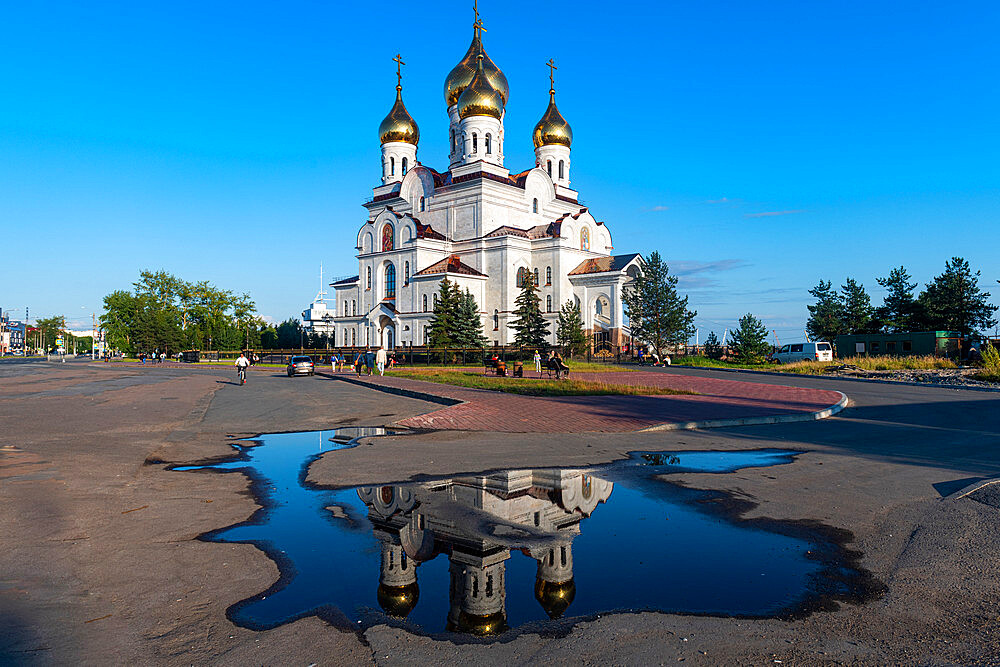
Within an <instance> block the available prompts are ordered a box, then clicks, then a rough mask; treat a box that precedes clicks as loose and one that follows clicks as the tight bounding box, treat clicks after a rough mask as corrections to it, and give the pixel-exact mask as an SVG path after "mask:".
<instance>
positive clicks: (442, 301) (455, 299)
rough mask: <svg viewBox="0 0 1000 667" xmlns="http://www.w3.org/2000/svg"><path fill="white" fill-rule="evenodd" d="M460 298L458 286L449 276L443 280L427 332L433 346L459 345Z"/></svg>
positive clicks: (429, 341) (429, 342) (428, 339)
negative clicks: (456, 327) (457, 330)
mask: <svg viewBox="0 0 1000 667" xmlns="http://www.w3.org/2000/svg"><path fill="white" fill-rule="evenodd" d="M460 299H461V292H459V291H458V286H457V285H455V283H453V282H451V281H450V280H448V279H447V278H445V279H444V280H442V281H441V288H440V291H439V292H438V298H437V300H436V301H435V302H434V314H433V315H431V321H430V326H429V328H428V332H427V342H428V344H429V345H430V346H431V347H458V341H457V340H456V336H455V334H456V329H455V324H456V321H457V320H458V308H459V301H460Z"/></svg>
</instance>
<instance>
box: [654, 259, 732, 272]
mask: <svg viewBox="0 0 1000 667" xmlns="http://www.w3.org/2000/svg"><path fill="white" fill-rule="evenodd" d="M746 266H750V264H749V262H747V261H746V260H742V259H717V260H715V261H712V262H696V261H686V260H679V261H675V262H670V269H671V270H672V271H673V272H674V273H675V274H677V275H678V276H693V275H695V274H697V273H705V272H709V271H711V272H713V273H718V272H720V271H733V270H734V269H742V268H743V267H746Z"/></svg>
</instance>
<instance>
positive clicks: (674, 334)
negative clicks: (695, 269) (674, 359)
mask: <svg viewBox="0 0 1000 667" xmlns="http://www.w3.org/2000/svg"><path fill="white" fill-rule="evenodd" d="M669 271H670V269H669V268H668V267H667V263H666V262H664V261H663V260H662V259H661V258H660V253H658V252H656V251H653V252H652V253H651V254H650V255H649V259H648V260H647V261H646V263H645V264H644V265H643V270H642V273H641V274H640V275H638V276H637V277H636V278H635V280H634V281H633V283H632V285H631V286H630V287H626V288H625V289H624V290H622V300H623V301H624V303H625V315H626V316H628V319H629V327H630V328H631V330H632V336H633V337H635V338H636V339H638V340H640V341H642V342H644V343H648V344H650V345H652V346H653V347H654V348H655V349H656V352H657V354H658V355H660V356H661V357H662V356H663V354H664V350H665V348H666V347H667V346H668V345H678V344H681V343H687V340H688V339H689V338H690V337H691V335H692V334H693V333H694V332H695V326H694V318H695V316H696V315H697V314H698V313H697V311H693V310H688V307H687V305H688V298H687V297H686V296H685V297H684V298H681V297H680V295H679V294H678V293H677V276H671V275H669Z"/></svg>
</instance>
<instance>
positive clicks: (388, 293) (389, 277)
mask: <svg viewBox="0 0 1000 667" xmlns="http://www.w3.org/2000/svg"><path fill="white" fill-rule="evenodd" d="M385 298H386V299H395V298H396V267H395V266H393V265H392V264H389V265H387V266H386V267H385Z"/></svg>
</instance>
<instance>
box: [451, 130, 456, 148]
mask: <svg viewBox="0 0 1000 667" xmlns="http://www.w3.org/2000/svg"><path fill="white" fill-rule="evenodd" d="M451 152H452V153H454V152H455V130H452V131H451Z"/></svg>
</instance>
